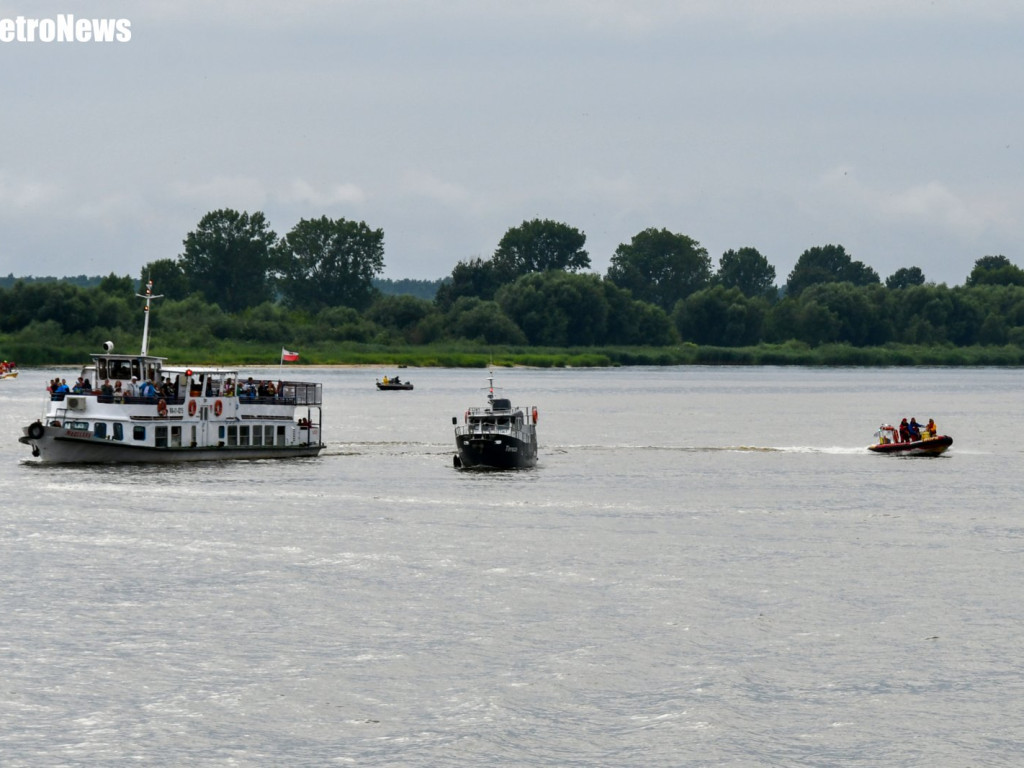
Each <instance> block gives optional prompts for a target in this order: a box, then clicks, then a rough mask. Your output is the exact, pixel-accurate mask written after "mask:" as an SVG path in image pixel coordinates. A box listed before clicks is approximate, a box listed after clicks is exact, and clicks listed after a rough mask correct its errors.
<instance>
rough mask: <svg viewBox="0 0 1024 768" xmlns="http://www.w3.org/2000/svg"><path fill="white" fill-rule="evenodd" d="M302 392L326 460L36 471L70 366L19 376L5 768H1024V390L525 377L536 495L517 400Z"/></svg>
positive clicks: (826, 378) (798, 379) (13, 422)
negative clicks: (319, 397)
mask: <svg viewBox="0 0 1024 768" xmlns="http://www.w3.org/2000/svg"><path fill="white" fill-rule="evenodd" d="M268 371H269V372H268V374H267V375H268V376H275V375H276V372H277V368H276V367H275V368H272V369H268ZM299 371H301V377H303V378H312V379H314V380H321V381H323V382H324V393H325V400H326V408H325V412H326V413H325V433H326V439H327V442H328V449H327V450H326V451H325V452H324V453H323V454H322V455H321V456H320V457H319V458H317V459H308V460H294V461H281V462H237V463H225V464H220V463H210V464H205V465H199V466H182V467H171V468H166V467H164V468H145V467H77V468H76V467H42V466H39V465H37V464H34V463H33V462H32V461H30V455H29V451H28V449H27V448H26V447H25V446H22V445H20V444H18V443H17V441H16V438H17V436H18V434H20V429H19V428H20V426H22V425H24V424H26V423H28V422H29V421H31V420H32V419H34V418H36V417H37V416H38V415H40V414H41V412H42V395H43V387H44V384H45V382H46V381H47V380H48V379H49V378H52V377H53V376H54V375H56V374H57V373H58V371H56V370H52V369H47V370H37V371H26V372H24V373H22V375H21V377H20V378H19V379H17V380H16V381H13V382H12V381H3V382H0V488H2V491H3V497H4V499H5V500H6V503H5V509H4V513H3V516H2V525H0V557H2V563H3V569H2V570H0V617H2V618H0V692H2V693H0V755H2V759H0V762H2V764H3V765H4V766H49V765H113V764H122V763H127V762H134V763H137V764H141V765H169V766H170V765H176V766H177V765H186V764H188V765H233V766H250V765H261V766H262V765H274V766H278V765H288V766H320V765H359V766H366V765H379V766H444V765H453V766H678V765H707V766H726V765H728V766H744V765H780V766H782V765H809V766H810V765H813V766H836V765H844V766H845V765H861V766H882V765H885V766H989V765H991V766H994V765H1007V766H1009V765H1019V764H1021V762H1022V761H1024V661H1022V646H1024V608H1022V605H1021V599H1022V592H1024V590H1022V581H1024V579H1022V575H1021V573H1022V571H1021V568H1022V565H1024V557H1022V555H1024V504H1022V494H1021V484H1020V477H1021V471H1020V470H1021V461H1022V454H1024V432H1022V429H1021V426H1020V425H1021V424H1022V423H1024V413H1022V410H1024V405H1022V403H1024V400H1022V398H1021V377H1022V373H1021V371H1019V370H1004V369H973V370H961V369H913V370H898V369H866V370H865V369H842V370H818V369H797V368H665V369H635V368H622V369H613V370H581V371H577V370H557V371H555V370H552V371H549V370H544V371H538V370H526V369H515V370H499V371H498V372H497V376H498V381H497V383H498V385H500V386H502V387H503V390H502V392H501V394H502V395H504V396H507V397H510V398H511V399H512V400H513V402H515V403H517V404H524V405H526V404H529V405H533V404H535V405H537V407H538V409H539V411H540V424H539V427H538V429H539V435H540V443H541V458H540V464H539V466H538V467H537V468H536V469H534V470H528V471H522V472H513V473H470V472H459V471H456V470H454V469H453V468H452V463H451V457H452V453H453V447H454V438H453V433H452V426H451V417H452V416H456V415H457V416H459V417H460V418H461V415H462V413H463V411H464V410H465V409H466V408H467V407H468V406H470V405H478V404H482V403H483V398H484V390H483V389H482V388H483V387H484V386H485V384H486V382H485V373H484V372H483V371H479V370H477V371H465V370H422V371H421V370H412V369H411V370H408V371H404V372H403V373H404V374H406V375H405V376H404V377H405V378H409V379H411V380H412V381H413V382H414V383H415V384H416V389H415V391H413V392H388V393H380V392H377V391H376V390H375V389H374V386H373V382H374V379H375V378H376V377H377V376H379V375H381V374H382V373H384V371H377V370H350V369H331V370H303V369H298V370H296V369H291V370H290V373H291V374H292V375H293V376H298V375H299ZM60 373H62V374H64V375H69V374H71V373H72V371H70V370H65V371H61V372H60ZM902 416H908V417H909V416H916V417H917V418H918V420H919V421H924V420H926V419H928V418H929V417H933V418H935V419H936V421H937V422H938V425H939V428H940V431H943V432H946V433H948V434H951V435H953V436H954V438H955V443H954V445H953V448H952V449H951V451H950V452H949V453H948V454H947V455H945V456H943V457H940V458H937V459H927V458H925V459H920V458H919V459H907V458H897V457H886V456H876V455H874V454H871V453H869V452H868V451H866V450H865V449H864V447H865V446H866V445H867V444H868V443H869V442H870V441H871V440H872V434H873V432H874V431H875V429H876V428H877V426H878V425H879V423H881V422H882V421H883V420H884V421H893V420H898V419H899V418H900V417H902Z"/></svg>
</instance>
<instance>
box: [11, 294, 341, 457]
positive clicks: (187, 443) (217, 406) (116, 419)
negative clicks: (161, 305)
mask: <svg viewBox="0 0 1024 768" xmlns="http://www.w3.org/2000/svg"><path fill="white" fill-rule="evenodd" d="M139 297H140V298H144V299H145V300H146V306H145V310H144V311H145V323H144V325H143V332H142V350H141V352H140V353H139V354H137V355H123V354H115V353H114V352H113V345H112V344H111V343H110V342H107V344H105V345H104V346H105V347H106V349H105V351H104V352H103V353H99V354H94V355H92V362H91V363H90V364H88V365H86V366H85V367H84V368H83V369H82V379H83V380H84V381H87V382H89V387H88V388H87V389H86V390H84V391H82V392H81V393H76V392H70V391H69V392H61V391H57V392H51V393H50V395H49V398H48V400H47V402H46V405H45V412H44V414H43V416H42V418H41V419H39V420H38V421H35V422H33V423H31V424H29V425H28V426H27V427H24V428H23V430H22V432H23V433H24V434H23V436H22V437H20V438H19V441H20V442H22V443H25V444H26V445H28V446H30V447H31V448H32V455H33V456H34V457H36V458H38V459H40V460H41V461H43V462H46V463H58V464H64V463H124V462H136V463H180V462H186V461H204V460H220V459H278V458H286V457H293V456H316V455H317V454H318V453H320V451H321V450H322V449H323V447H324V445H323V442H322V441H321V427H322V411H321V403H322V394H323V385H322V384H319V383H310V382H300V381H289V380H283V379H281V378H275V379H273V380H271V379H269V378H267V377H266V376H265V375H264V376H263V377H262V378H261V379H259V380H257V379H256V378H254V377H252V376H246V377H245V378H242V377H241V376H240V375H239V372H238V370H237V369H234V368H219V367H218V368H198V367H180V366H169V365H166V364H165V362H164V360H165V359H164V358H162V357H156V356H153V355H150V354H149V353H148V343H149V338H148V337H149V308H150V302H151V301H152V300H153V299H156V298H160V297H159V296H153V295H152V282H150V283H149V284H148V285H147V286H146V293H145V295H143V294H139ZM118 383H119V384H121V387H116V384H118Z"/></svg>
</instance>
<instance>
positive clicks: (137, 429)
mask: <svg viewBox="0 0 1024 768" xmlns="http://www.w3.org/2000/svg"><path fill="white" fill-rule="evenodd" d="M145 439H146V428H145V427H144V426H142V425H141V424H136V425H135V426H134V427H132V440H138V441H140V442H141V441H143V440H145Z"/></svg>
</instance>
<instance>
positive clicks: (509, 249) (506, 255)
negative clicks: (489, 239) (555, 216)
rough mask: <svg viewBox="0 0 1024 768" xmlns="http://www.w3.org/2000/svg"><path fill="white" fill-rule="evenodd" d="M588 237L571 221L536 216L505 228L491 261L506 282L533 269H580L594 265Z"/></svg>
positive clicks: (499, 275)
mask: <svg viewBox="0 0 1024 768" xmlns="http://www.w3.org/2000/svg"><path fill="white" fill-rule="evenodd" d="M586 241H587V236H586V235H585V234H583V233H582V232H580V231H579V230H578V229H576V228H575V227H570V226H569V225H568V224H562V223H561V222H557V221H551V220H550V219H543V220H542V219H533V220H532V221H524V222H523V223H522V224H520V225H519V226H518V227H512V228H510V229H509V230H508V231H507V232H505V234H504V236H503V237H502V238H501V240H500V241H499V242H498V248H497V250H495V252H494V256H493V258H492V259H491V262H492V264H493V267H494V271H495V274H496V275H497V278H498V280H499V282H500V283H502V284H504V283H509V282H511V281H513V280H515V279H516V278H517V277H520V276H521V275H526V274H529V273H531V272H546V271H548V270H551V269H557V270H563V271H566V272H577V271H579V270H581V269H586V268H587V267H589V266H590V256H589V255H588V254H587V252H586V251H585V250H584V249H583V245H584V244H585V243H586Z"/></svg>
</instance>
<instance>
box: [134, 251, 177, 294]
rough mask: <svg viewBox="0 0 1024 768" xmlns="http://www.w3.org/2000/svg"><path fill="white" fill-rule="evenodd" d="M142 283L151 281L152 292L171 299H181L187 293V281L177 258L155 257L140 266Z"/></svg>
mask: <svg viewBox="0 0 1024 768" xmlns="http://www.w3.org/2000/svg"><path fill="white" fill-rule="evenodd" d="M139 277H140V278H141V281H142V283H143V284H145V283H146V282H148V281H149V280H152V281H153V292H154V293H158V294H160V295H161V296H165V297H166V298H168V299H171V300H173V301H181V300H182V299H184V298H185V297H187V296H188V294H189V281H188V278H187V277H186V276H185V270H184V269H182V266H181V262H180V261H178V260H177V259H157V260H156V261H151V262H149V263H148V264H146V265H145V266H144V267H143V268H142V272H141V273H140V274H139Z"/></svg>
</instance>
